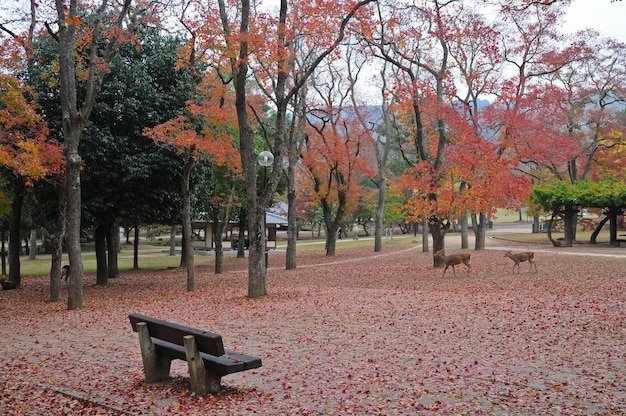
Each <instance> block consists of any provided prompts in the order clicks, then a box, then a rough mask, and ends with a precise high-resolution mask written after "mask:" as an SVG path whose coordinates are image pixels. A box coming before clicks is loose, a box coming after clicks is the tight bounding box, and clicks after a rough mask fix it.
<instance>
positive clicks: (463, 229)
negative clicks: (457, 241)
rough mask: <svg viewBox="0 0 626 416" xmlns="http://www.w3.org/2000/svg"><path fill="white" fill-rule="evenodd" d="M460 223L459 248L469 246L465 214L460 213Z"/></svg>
mask: <svg viewBox="0 0 626 416" xmlns="http://www.w3.org/2000/svg"><path fill="white" fill-rule="evenodd" d="M459 222H460V223H461V224H460V225H461V248H469V241H468V235H467V234H468V230H467V214H464V215H461V217H460V218H459Z"/></svg>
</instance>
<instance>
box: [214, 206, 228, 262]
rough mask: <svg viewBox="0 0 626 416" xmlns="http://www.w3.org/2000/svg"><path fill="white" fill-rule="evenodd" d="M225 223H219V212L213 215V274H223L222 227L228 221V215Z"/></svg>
mask: <svg viewBox="0 0 626 416" xmlns="http://www.w3.org/2000/svg"><path fill="white" fill-rule="evenodd" d="M226 217H227V218H226V221H220V217H219V212H218V211H217V210H215V211H214V213H213V236H214V238H213V240H214V241H215V274H220V273H223V272H224V246H223V243H222V233H223V232H224V227H225V226H226V222H227V221H228V215H226Z"/></svg>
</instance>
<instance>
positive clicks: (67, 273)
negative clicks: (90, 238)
mask: <svg viewBox="0 0 626 416" xmlns="http://www.w3.org/2000/svg"><path fill="white" fill-rule="evenodd" d="M69 277H70V265H69V264H66V265H65V266H63V269H61V279H64V280H65V281H66V282H67V279H68V278H69Z"/></svg>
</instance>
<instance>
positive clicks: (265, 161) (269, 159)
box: [257, 150, 274, 269]
mask: <svg viewBox="0 0 626 416" xmlns="http://www.w3.org/2000/svg"><path fill="white" fill-rule="evenodd" d="M257 162H258V163H259V165H261V166H263V187H266V186H267V167H268V166H272V164H273V163H274V155H273V154H272V152H270V151H269V150H264V151H262V152H261V153H259V156H258V157H257ZM265 209H266V207H263V210H264V211H265ZM266 216H267V214H266V213H265V212H264V213H263V234H264V236H265V233H266V232H267V224H266V223H265V221H266ZM265 239H266V240H265V268H266V269H267V264H268V260H269V250H268V248H267V236H265Z"/></svg>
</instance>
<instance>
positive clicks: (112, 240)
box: [106, 221, 120, 279]
mask: <svg viewBox="0 0 626 416" xmlns="http://www.w3.org/2000/svg"><path fill="white" fill-rule="evenodd" d="M106 238H107V255H108V278H109V279H115V278H118V277H119V276H120V269H119V266H118V263H117V259H118V253H119V252H120V231H119V225H118V224H117V221H113V223H112V224H110V225H109V227H108V229H107V235H106Z"/></svg>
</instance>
